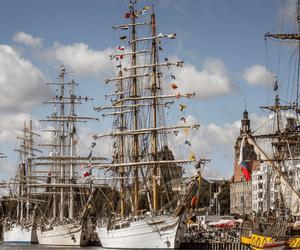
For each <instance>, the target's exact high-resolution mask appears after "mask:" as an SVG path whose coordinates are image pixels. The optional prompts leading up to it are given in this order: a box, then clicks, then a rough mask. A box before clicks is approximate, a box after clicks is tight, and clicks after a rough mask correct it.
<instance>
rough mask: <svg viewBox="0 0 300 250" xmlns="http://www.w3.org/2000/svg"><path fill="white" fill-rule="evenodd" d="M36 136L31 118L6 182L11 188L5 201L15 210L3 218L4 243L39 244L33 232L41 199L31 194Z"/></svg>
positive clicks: (19, 137) (38, 151) (24, 130)
mask: <svg viewBox="0 0 300 250" xmlns="http://www.w3.org/2000/svg"><path fill="white" fill-rule="evenodd" d="M36 136H39V135H38V134H36V133H35V132H33V131H32V120H30V123H29V126H28V127H27V126H26V123H24V128H23V135H22V136H18V137H17V139H19V140H20V148H19V149H16V150H15V151H16V152H18V154H19V163H18V168H17V174H16V176H15V178H13V179H12V180H11V181H10V183H9V188H10V190H11V192H10V196H9V197H8V199H7V200H8V201H9V202H10V203H11V205H12V206H14V207H15V208H16V209H15V213H14V214H11V215H10V216H8V215H6V217H5V218H4V221H3V223H2V224H3V241H4V242H5V243H38V239H37V233H36V223H35V222H36V221H35V220H36V212H37V207H38V206H39V205H40V204H41V202H43V201H41V200H38V199H36V197H34V195H32V189H31V188H30V183H31V182H32V181H34V179H35V173H34V168H33V165H32V158H33V157H34V156H36V153H41V151H40V150H39V149H37V148H35V145H34V137H36Z"/></svg>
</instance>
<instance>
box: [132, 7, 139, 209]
mask: <svg viewBox="0 0 300 250" xmlns="http://www.w3.org/2000/svg"><path fill="white" fill-rule="evenodd" d="M130 16H131V23H132V26H131V40H132V41H133V42H132V44H131V51H132V52H133V53H132V56H131V66H132V67H133V69H132V74H131V75H133V76H136V75H137V69H136V68H135V66H137V60H136V51H137V42H136V30H135V8H134V2H132V3H131V4H130ZM131 92H132V96H133V97H134V98H137V97H138V86H137V77H133V78H132V84H131ZM137 104H138V101H137V100H134V101H133V105H137ZM133 129H134V130H137V129H138V109H137V107H136V106H135V107H134V108H133ZM133 161H134V162H138V161H139V138H138V135H134V136H133ZM133 186H134V187H133V189H134V190H133V211H134V214H137V213H138V211H139V169H138V167H134V185H133Z"/></svg>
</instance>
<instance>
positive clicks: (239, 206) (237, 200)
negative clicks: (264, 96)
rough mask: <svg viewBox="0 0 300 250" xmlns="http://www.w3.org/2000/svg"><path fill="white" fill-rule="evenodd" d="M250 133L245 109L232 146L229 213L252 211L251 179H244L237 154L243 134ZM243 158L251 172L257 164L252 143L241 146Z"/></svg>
mask: <svg viewBox="0 0 300 250" xmlns="http://www.w3.org/2000/svg"><path fill="white" fill-rule="evenodd" d="M248 133H249V134H250V133H251V128H250V119H249V117H248V112H247V111H246V110H245V111H244V113H243V118H242V120H241V129H240V135H239V136H238V138H237V140H236V144H235V147H234V152H235V161H234V175H233V178H232V182H231V183H230V213H231V214H238V215H244V214H251V213H252V180H249V181H246V179H245V177H244V175H243V172H242V168H241V166H240V165H239V162H238V161H239V156H240V148H241V143H242V139H243V137H244V136H245V134H248ZM242 155H243V159H244V160H245V161H246V163H247V164H248V165H249V167H250V172H253V171H254V170H255V169H256V168H257V166H258V161H257V155H256V153H255V151H254V148H253V146H252V145H250V144H249V143H248V142H247V141H246V142H245V144H244V147H243V152H242Z"/></svg>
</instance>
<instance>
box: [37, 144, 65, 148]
mask: <svg viewBox="0 0 300 250" xmlns="http://www.w3.org/2000/svg"><path fill="white" fill-rule="evenodd" d="M39 146H40V147H59V144H53V143H48V144H46V143H45V144H39ZM66 147H67V148H68V147H70V146H69V145H66Z"/></svg>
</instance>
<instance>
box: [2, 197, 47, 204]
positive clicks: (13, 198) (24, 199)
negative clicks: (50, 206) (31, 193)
mask: <svg viewBox="0 0 300 250" xmlns="http://www.w3.org/2000/svg"><path fill="white" fill-rule="evenodd" d="M26 200H27V198H23V197H21V196H18V197H5V198H0V201H21V202H24V201H26ZM30 201H31V202H32V203H45V202H46V201H44V200H40V199H31V200H30Z"/></svg>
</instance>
